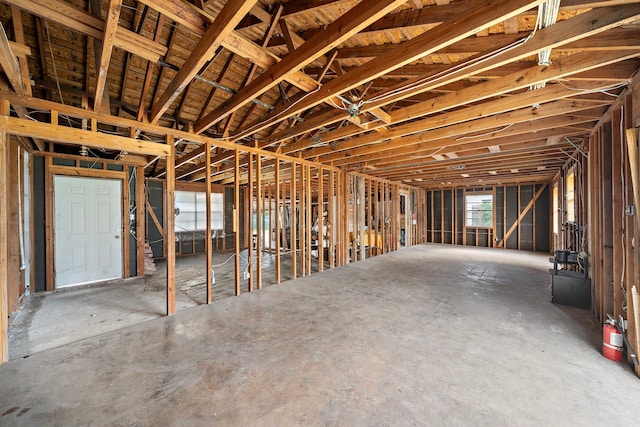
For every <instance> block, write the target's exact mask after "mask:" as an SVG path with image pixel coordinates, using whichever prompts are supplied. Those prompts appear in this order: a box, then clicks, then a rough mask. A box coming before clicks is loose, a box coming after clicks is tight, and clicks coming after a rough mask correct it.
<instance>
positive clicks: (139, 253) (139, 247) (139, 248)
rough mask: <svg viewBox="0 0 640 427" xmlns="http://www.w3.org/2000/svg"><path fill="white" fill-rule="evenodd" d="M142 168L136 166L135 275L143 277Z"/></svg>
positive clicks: (144, 238) (144, 237) (144, 236)
mask: <svg viewBox="0 0 640 427" xmlns="http://www.w3.org/2000/svg"><path fill="white" fill-rule="evenodd" d="M144 200H145V197H144V166H136V238H137V240H136V266H137V270H138V271H137V275H138V276H140V277H142V276H144V258H145V257H144V243H145V240H146V235H145V230H144V209H145V207H144Z"/></svg>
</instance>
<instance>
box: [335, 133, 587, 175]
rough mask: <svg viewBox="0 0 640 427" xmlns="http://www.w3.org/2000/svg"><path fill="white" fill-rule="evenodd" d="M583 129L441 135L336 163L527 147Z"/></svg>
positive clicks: (377, 162)
mask: <svg viewBox="0 0 640 427" xmlns="http://www.w3.org/2000/svg"><path fill="white" fill-rule="evenodd" d="M584 133H585V130H584V129H574V128H570V127H562V126H561V127H554V128H551V129H544V126H542V124H541V129H540V130H538V131H536V132H535V133H531V134H530V133H520V132H518V129H517V127H516V129H514V130H513V132H508V131H507V132H505V133H504V134H503V133H500V134H494V135H493V136H490V137H487V138H483V139H480V140H478V141H472V142H459V141H456V139H455V138H443V139H440V140H437V141H429V142H426V143H421V144H420V146H413V147H408V148H402V149H398V150H394V151H392V152H388V153H376V154H371V155H368V156H362V157H361V158H360V159H359V161H355V159H354V160H351V159H348V160H347V161H346V162H341V161H339V162H335V163H334V164H335V166H338V167H342V166H344V165H347V164H350V163H358V162H360V163H362V162H366V163H367V164H370V165H372V166H376V167H377V166H378V165H381V164H383V163H382V162H385V163H392V162H397V161H399V159H404V160H406V159H407V158H414V159H415V158H434V159H435V157H434V156H445V157H446V155H447V154H450V153H456V154H460V153H465V152H467V151H472V150H482V149H485V150H486V149H488V147H491V146H499V147H501V149H502V148H503V147H507V149H510V147H513V146H526V145H527V144H533V143H537V142H538V141H544V142H545V143H546V142H547V138H555V137H564V136H575V135H584ZM436 144H437V145H439V147H434V145H436ZM429 145H430V147H429V148H420V147H422V146H429Z"/></svg>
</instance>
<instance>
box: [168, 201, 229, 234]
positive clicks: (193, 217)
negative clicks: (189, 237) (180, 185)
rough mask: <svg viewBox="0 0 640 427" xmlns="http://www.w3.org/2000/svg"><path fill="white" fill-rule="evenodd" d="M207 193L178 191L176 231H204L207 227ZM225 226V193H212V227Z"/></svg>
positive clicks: (221, 227) (220, 227)
mask: <svg viewBox="0 0 640 427" xmlns="http://www.w3.org/2000/svg"><path fill="white" fill-rule="evenodd" d="M205 201H206V194H205V193H204V192H195V191H176V192H175V206H176V208H177V211H176V212H177V213H178V214H177V215H176V221H175V231H176V232H183V231H204V230H206V228H207V211H206V207H205V206H206V202H205ZM223 228H224V195H223V194H222V193H211V229H212V230H222V229H223Z"/></svg>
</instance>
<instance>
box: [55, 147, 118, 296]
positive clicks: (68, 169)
mask: <svg viewBox="0 0 640 427" xmlns="http://www.w3.org/2000/svg"><path fill="white" fill-rule="evenodd" d="M98 163H100V162H99V161H98ZM77 165H78V163H77V162H76V166H62V165H54V164H53V157H51V156H47V157H45V212H46V214H45V254H46V276H45V277H46V280H45V290H46V291H54V290H56V289H57V287H56V277H55V276H56V275H55V269H54V267H55V247H54V245H55V235H54V228H55V222H54V214H55V212H54V194H53V193H54V191H53V190H54V188H53V186H54V176H55V175H62V176H73V177H78V178H108V179H118V180H120V184H121V189H122V192H121V196H122V197H121V200H120V203H121V212H122V216H121V218H120V224H121V229H122V278H125V277H129V275H130V274H129V270H130V268H129V267H130V261H129V246H130V245H129V221H126V220H125V218H128V210H129V209H128V207H129V200H130V199H129V198H130V190H129V185H127V184H128V180H127V176H128V174H127V169H128V166H126V165H123V168H124V169H125V170H124V171H114V170H108V169H106V166H107V163H102V166H103V169H97V168H96V169H90V168H82V167H78V166H77Z"/></svg>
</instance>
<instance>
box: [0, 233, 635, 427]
mask: <svg viewBox="0 0 640 427" xmlns="http://www.w3.org/2000/svg"><path fill="white" fill-rule="evenodd" d="M548 267H549V266H548V261H547V257H546V256H543V255H537V254H531V253H525V252H515V251H504V250H491V249H477V248H464V247H451V246H439V245H420V246H415V247H412V248H407V249H403V250H401V251H399V252H394V253H390V254H386V255H384V256H380V257H376V258H373V259H370V260H367V261H365V262H360V263H356V264H351V265H349V266H346V267H344V268H339V269H335V270H330V271H327V272H324V273H322V274H316V275H312V276H308V277H306V278H301V279H298V280H295V281H289V282H287V283H285V284H282V285H279V286H271V287H267V288H265V289H263V290H261V291H257V292H254V293H251V294H243V295H242V296H240V297H237V298H227V299H224V300H221V301H219V302H218V303H217V304H214V305H210V306H207V305H200V306H198V307H194V308H190V309H185V310H182V311H181V312H179V313H177V314H176V315H174V316H171V317H162V318H159V319H156V320H153V321H149V322H144V323H140V324H138V325H135V326H131V327H129V328H125V329H123V330H120V331H117V332H111V333H106V334H103V335H100V336H97V337H94V338H90V339H87V340H83V341H80V342H76V343H73V344H70V345H66V346H63V347H59V348H56V349H52V350H48V351H45V352H42V353H39V354H36V355H33V356H31V357H29V358H26V359H17V360H13V361H10V362H8V363H7V364H5V365H3V366H0V396H1V397H2V398H1V399H0V414H2V418H0V420H1V422H2V423H3V424H7V425H61V426H63V425H83V424H94V425H140V426H146V425H149V426H153V425H189V426H198V425H203V426H208V425H213V424H218V425H367V426H369V425H492V426H493V425H536V426H537V425H572V426H573V425H625V426H626V425H633V424H637V423H638V421H639V419H638V418H639V416H640V415H639V414H638V411H637V402H638V400H639V399H640V381H638V379H637V378H636V377H635V376H634V375H633V373H632V372H631V371H630V369H629V368H628V367H627V366H625V365H623V364H616V363H614V362H611V361H609V360H607V359H604V358H603V357H602V356H601V355H600V346H601V330H600V327H599V325H597V324H596V322H595V321H594V320H593V319H592V318H591V316H590V315H589V313H588V311H586V310H578V309H572V308H568V307H562V306H558V305H553V304H551V303H549V296H550V294H549V289H548V284H549V275H548V273H547V269H548Z"/></svg>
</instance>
